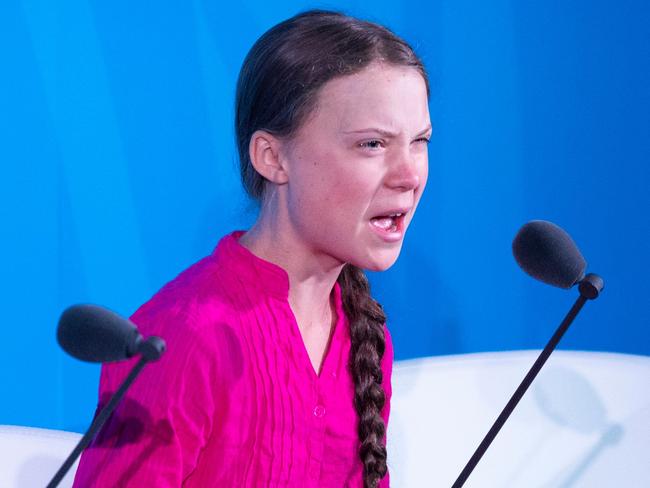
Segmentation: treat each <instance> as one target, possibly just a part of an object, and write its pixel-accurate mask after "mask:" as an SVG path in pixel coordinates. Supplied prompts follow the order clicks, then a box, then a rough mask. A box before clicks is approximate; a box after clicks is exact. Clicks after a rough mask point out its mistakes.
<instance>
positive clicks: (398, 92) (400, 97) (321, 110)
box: [310, 63, 429, 132]
mask: <svg viewBox="0 0 650 488" xmlns="http://www.w3.org/2000/svg"><path fill="white" fill-rule="evenodd" d="M310 119H312V120H311V123H312V125H313V126H316V127H320V128H323V129H330V130H339V131H345V130H354V129H360V128H363V127H361V126H365V125H367V126H375V125H379V126H382V127H385V128H387V129H392V130H396V131H398V132H399V131H419V130H422V128H423V127H425V126H426V125H427V124H428V123H429V108H428V100H427V92H426V84H425V82H424V79H423V77H422V75H421V74H420V72H419V71H418V70H417V69H415V68H413V67H404V66H393V65H386V64H379V63H375V64H372V65H370V66H368V67H367V68H365V69H363V70H362V71H360V72H359V73H355V74H353V75H347V76H340V77H337V78H334V79H333V80H330V81H329V82H327V83H326V84H325V85H324V86H323V87H322V88H321V90H320V91H319V93H318V98H317V104H316V109H315V111H314V113H313V114H312V117H311V118H310Z"/></svg>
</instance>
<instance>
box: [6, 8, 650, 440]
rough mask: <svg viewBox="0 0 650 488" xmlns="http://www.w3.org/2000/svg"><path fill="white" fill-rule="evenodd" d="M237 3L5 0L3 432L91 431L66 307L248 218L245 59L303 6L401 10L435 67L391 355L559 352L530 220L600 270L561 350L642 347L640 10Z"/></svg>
mask: <svg viewBox="0 0 650 488" xmlns="http://www.w3.org/2000/svg"><path fill="white" fill-rule="evenodd" d="M237 3H238V2H227V3H226V4H223V3H218V2H216V1H213V0H211V1H208V0H194V1H176V2H173V1H163V2H153V3H152V2H131V1H124V0H116V1H112V2H91V1H84V0H66V1H65V2H39V1H27V0H25V1H22V2H21V1H16V0H9V1H4V2H0V46H2V47H1V48H0V50H1V51H0V52H2V58H1V59H2V60H3V62H2V70H3V76H2V77H0V140H1V142H2V144H1V146H0V158H1V161H2V174H3V178H1V179H0V185H1V186H0V198H1V199H2V200H1V204H2V205H1V206H0V209H1V210H0V211H1V212H2V225H1V226H0V229H2V232H3V236H2V239H0V251H1V252H2V255H3V259H2V262H3V272H2V276H3V278H4V279H3V280H2V283H1V284H0V296H1V300H2V311H3V317H4V318H3V325H2V328H1V329H0V330H1V332H0V334H1V337H0V339H1V341H2V344H3V345H4V351H3V354H2V355H0V374H1V380H0V386H1V388H2V395H3V400H4V401H2V403H0V423H13V424H26V425H36V426H43V427H51V428H63V429H69V430H77V431H81V430H83V429H85V427H86V426H87V425H88V423H89V421H90V418H91V416H92V414H93V412H94V408H95V402H96V389H97V380H98V374H99V367H98V366H96V365H88V364H83V363H81V362H79V361H76V360H74V359H71V358H68V357H66V356H65V355H64V353H63V352H61V351H60V350H59V348H58V346H57V344H56V341H55V328H56V323H57V319H58V316H59V314H60V313H61V311H62V310H63V309H64V308H65V307H66V306H68V305H70V304H72V303H78V302H92V303H99V304H102V305H105V306H108V307H109V308H112V309H114V310H116V311H118V312H120V313H122V314H124V315H129V314H130V313H132V312H133V311H134V310H135V309H136V308H137V307H138V306H139V305H140V304H141V303H143V302H144V301H146V300H147V299H148V298H149V297H150V296H151V295H152V294H153V293H154V292H155V291H156V290H157V289H158V288H159V287H160V286H161V285H163V284H164V283H165V282H167V281H169V280H170V279H171V278H173V277H174V276H175V275H176V274H177V273H178V272H180V271H181V270H182V269H184V268H185V267H187V266H188V265H189V264H191V263H193V262H194V261H196V260H197V259H199V258H200V257H202V256H204V255H206V254H207V253H209V252H211V250H212V249H213V247H214V246H215V244H216V243H217V241H218V240H219V238H220V237H221V236H222V235H224V234H225V233H227V232H230V231H231V230H233V229H236V228H246V227H248V226H249V225H250V224H251V223H252V221H253V220H254V218H255V210H254V206H252V205H251V204H250V203H249V202H248V201H247V200H246V198H245V197H244V195H243V192H242V190H241V186H240V183H239V180H238V173H237V168H236V159H235V147H234V142H233V130H232V125H233V122H232V121H233V100H234V88H235V81H236V77H237V73H238V70H239V67H240V65H241V63H242V61H243V58H244V56H245V54H246V52H247V51H248V49H249V48H250V46H251V45H252V44H253V42H254V41H255V39H257V37H258V36H259V35H261V34H262V32H264V31H265V30H266V29H268V28H269V27H270V26H272V25H273V24H275V23H277V22H279V21H280V20H282V19H285V18H287V17H289V16H291V15H293V14H295V13H297V12H298V11H299V10H302V9H305V8H311V7H325V8H335V9H344V10H345V11H346V12H348V13H351V14H353V15H358V16H361V17H364V18H368V19H370V20H375V21H378V22H381V23H384V24H386V25H388V26H389V27H391V28H392V29H393V30H394V31H396V32H397V33H398V34H400V35H402V36H403V37H405V38H406V39H407V40H408V41H410V42H411V43H412V44H413V45H414V47H415V48H416V50H417V51H418V52H419V53H420V55H421V56H422V58H423V59H424V61H425V64H426V65H427V67H428V69H429V72H430V76H431V80H432V97H431V115H432V120H433V122H434V126H435V132H434V136H433V141H432V143H431V146H430V177H429V183H428V187H427V190H426V192H425V194H424V197H423V199H422V202H421V204H420V207H419V210H418V213H417V215H416V218H415V220H414V223H413V226H412V228H411V230H410V233H409V235H408V236H407V238H406V242H405V245H404V248H403V252H402V255H401V256H400V258H399V260H398V262H397V264H396V265H395V266H394V267H392V268H391V269H390V270H388V271H386V272H384V273H371V274H370V279H371V282H372V286H373V291H374V294H375V295H376V297H377V298H378V299H379V300H380V301H381V302H382V303H383V304H384V306H385V309H386V311H387V314H388V318H389V326H390V328H391V330H392V333H393V337H394V342H395V351H396V357H397V359H404V358H410V357H416V356H426V355H437V354H452V353H464V352H475V351H493V350H505V349H530V348H541V347H543V345H544V344H545V343H546V341H547V340H548V338H549V337H550V335H551V334H552V332H553V330H554V329H555V327H556V326H557V324H558V322H559V321H560V319H561V318H562V317H563V316H564V314H565V312H566V311H567V310H568V308H569V307H570V305H571V304H572V303H573V301H574V300H575V298H576V292H575V291H570V292H567V291H563V290H559V289H552V288H550V287H547V286H545V285H542V284H540V283H537V282H535V281H533V280H532V279H530V278H528V277H526V276H525V275H524V274H523V273H522V272H521V271H520V270H519V269H518V267H517V265H516V264H515V262H514V260H513V258H512V256H511V251H510V244H511V240H512V238H513V236H514V234H515V233H516V231H517V230H518V228H519V227H520V225H522V224H523V223H524V222H525V221H528V220H531V219H547V220H552V221H555V222H556V223H558V224H559V225H561V226H563V227H564V228H565V229H567V230H568V231H569V232H570V233H571V234H572V235H573V237H574V239H575V240H576V242H577V243H578V245H579V246H580V247H581V249H582V251H583V253H584V255H585V257H586V258H587V260H588V262H589V264H590V267H589V270H590V271H593V272H597V273H599V274H601V275H602V276H603V277H604V278H605V281H606V290H605V292H604V294H603V295H602V297H601V298H599V299H598V300H597V301H596V302H595V303H589V304H588V305H587V306H586V308H585V309H584V311H583V313H582V314H581V315H580V316H579V318H578V320H577V321H576V322H575V323H574V325H573V326H572V328H571V329H570V330H569V332H568V333H567V335H566V336H565V338H564V340H563V341H562V343H561V345H560V346H561V348H564V349H583V350H584V349H587V350H601V351H619V352H626V353H635V354H644V355H647V354H650V332H649V330H648V326H649V325H650V324H649V320H648V298H647V297H648V293H649V292H650V287H649V286H648V285H647V274H648V270H649V267H648V255H647V248H648V244H647V243H648V238H649V237H650V229H649V227H650V226H649V219H648V217H647V213H648V210H649V209H650V205H649V203H650V197H649V196H648V193H649V192H648V190H649V189H650V184H649V183H650V178H649V170H648V163H650V157H649V156H650V99H649V89H648V87H650V34H649V32H650V31H649V30H648V26H649V25H650V4H649V3H648V2H645V1H643V0H638V1H631V0H627V1H626V0H623V1H620V2H615V3H612V2H605V1H596V0H590V1H575V2H558V1H547V2H533V3H528V2H511V1H504V0H492V1H489V2H484V1H479V0H473V1H472V0H456V1H454V2H441V1H430V0H429V1H420V0H413V1H410V2H403V3H396V2H394V1H388V0H377V1H375V2H372V6H370V4H366V3H365V2H329V3H319V4H314V3H311V2H293V3H292V2H273V3H271V2H263V1H259V0H250V1H247V2H240V5H237ZM171 347H173V345H171Z"/></svg>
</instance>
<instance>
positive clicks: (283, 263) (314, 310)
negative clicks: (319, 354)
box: [239, 210, 345, 329]
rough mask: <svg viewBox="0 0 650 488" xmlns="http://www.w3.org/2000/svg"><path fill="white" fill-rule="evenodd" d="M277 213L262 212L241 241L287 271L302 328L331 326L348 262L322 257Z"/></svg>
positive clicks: (291, 299)
mask: <svg viewBox="0 0 650 488" xmlns="http://www.w3.org/2000/svg"><path fill="white" fill-rule="evenodd" d="M275 215H277V213H275V212H265V211H264V210H263V211H262V213H261V215H260V218H259V219H258V221H257V222H256V223H255V225H254V226H253V227H252V228H251V229H250V230H249V231H248V232H246V233H245V234H244V235H242V236H241V238H240V239H239V242H240V244H241V245H243V246H244V247H246V248H247V249H248V250H249V251H251V252H252V253H253V254H255V255H256V256H258V257H259V258H261V259H264V260H266V261H269V262H271V263H273V264H275V265H277V266H280V267H281V268H283V269H284V270H285V271H286V272H287V274H288V276H289V304H290V305H291V309H292V310H293V312H294V315H295V316H296V319H297V321H298V324H299V326H300V327H301V329H306V328H311V327H312V326H319V327H320V326H323V325H324V324H326V325H327V326H329V325H330V324H331V321H332V318H333V316H334V310H333V305H332V304H333V302H332V301H330V294H331V292H332V289H333V287H334V284H335V282H336V280H337V278H338V276H339V274H340V273H341V270H342V269H343V266H344V265H345V263H341V262H340V261H337V260H335V259H333V258H332V257H331V256H329V255H324V254H322V253H321V254H318V253H316V252H314V251H313V250H312V249H311V248H310V246H309V245H308V244H307V243H306V242H304V240H302V239H300V237H299V236H298V235H297V234H296V233H295V232H294V231H293V229H292V228H291V227H289V226H283V225H281V222H280V219H278V218H277V217H274V216H275Z"/></svg>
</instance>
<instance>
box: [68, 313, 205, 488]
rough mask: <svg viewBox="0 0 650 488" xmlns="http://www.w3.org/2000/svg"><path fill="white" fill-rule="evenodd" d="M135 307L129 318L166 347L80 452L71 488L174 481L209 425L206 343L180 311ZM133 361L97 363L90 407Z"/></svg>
mask: <svg viewBox="0 0 650 488" xmlns="http://www.w3.org/2000/svg"><path fill="white" fill-rule="evenodd" d="M138 312H140V311H138ZM138 312H136V314H135V315H134V316H133V317H132V318H131V319H132V320H133V321H134V322H135V323H136V324H138V327H139V328H140V330H141V331H143V335H145V336H149V335H159V336H161V337H163V339H165V341H166V343H167V351H166V352H165V354H163V356H162V357H161V358H160V360H158V361H156V362H152V363H150V364H148V365H146V366H145V367H144V369H143V370H142V371H141V373H140V375H139V376H138V377H137V378H136V379H135V381H134V382H133V384H132V385H131V387H130V389H129V390H128V391H127V393H126V395H125V396H124V398H123V399H122V401H121V402H120V404H119V405H118V407H117V409H116V410H115V411H114V412H113V414H112V415H111V417H110V418H109V420H108V421H107V422H106V424H105V425H104V427H103V429H102V430H101V431H100V433H99V435H98V436H97V437H96V438H95V439H94V440H93V442H92V444H91V445H90V446H89V447H88V448H87V449H86V450H85V451H84V453H83V455H82V457H81V460H80V463H79V467H78V469H77V472H76V477H75V481H74V485H73V486H74V487H75V488H80V487H84V488H85V487H117V486H120V487H122V486H156V487H159V488H165V487H179V486H181V485H182V483H183V480H184V479H186V478H187V477H188V476H189V475H190V474H191V473H192V471H193V470H194V468H195V467H196V462H197V458H198V457H199V454H200V451H201V449H202V448H203V447H204V445H205V444H206V442H207V439H208V438H209V436H210V433H211V431H212V427H213V426H212V422H213V419H215V415H214V410H215V404H216V400H215V398H214V372H215V370H216V368H215V364H214V362H215V355H214V353H213V351H211V347H210V345H209V342H207V343H206V341H204V340H202V339H201V337H199V335H198V332H197V331H196V328H194V330H193V329H192V327H190V325H193V324H188V322H190V321H189V320H188V316H187V315H185V314H183V313H180V312H178V311H175V312H173V313H163V314H161V313H156V314H151V313H143V314H140V315H139V314H138ZM144 330H146V333H145V332H144ZM135 363H136V360H130V361H124V362H119V363H112V364H107V365H104V366H103V368H102V373H101V378H100V390H99V391H100V399H99V405H98V408H97V412H99V410H100V409H101V408H102V407H103V406H104V405H105V404H106V403H107V402H108V400H109V398H110V396H111V395H112V394H113V392H115V391H116V390H117V389H118V388H119V386H120V384H121V383H122V381H123V380H124V378H125V377H126V376H127V374H128V373H129V371H130V370H131V369H132V368H133V366H134V365H135Z"/></svg>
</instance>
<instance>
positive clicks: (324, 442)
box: [74, 231, 393, 488]
mask: <svg viewBox="0 0 650 488" xmlns="http://www.w3.org/2000/svg"><path fill="white" fill-rule="evenodd" d="M242 234H243V231H237V232H233V233H232V234H230V235H227V236H225V237H224V238H223V239H222V240H221V241H220V242H219V244H218V246H217V247H216V249H215V251H214V252H213V253H212V254H211V255H210V256H208V257H206V258H204V259H202V260H201V261H199V262H197V263H195V264H194V265H193V266H191V267H190V268H188V269H187V270H185V271H184V272H182V273H181V274H180V275H179V276H178V277H176V278H175V279H174V280H173V281H171V282H170V283H168V284H167V285H165V286H164V287H163V288H162V289H161V290H160V291H159V292H158V293H157V294H156V295H154V297H153V298H152V299H151V300H149V301H148V302H147V303H145V304H144V305H143V306H142V307H140V308H139V309H138V310H137V311H136V312H135V314H134V315H133V316H132V317H131V320H132V321H133V322H134V323H136V324H137V325H138V328H139V329H140V331H141V332H142V334H143V335H144V336H145V337H147V336H149V335H158V336H161V337H162V338H164V339H165V341H166V342H167V352H166V353H165V354H164V355H163V357H162V358H161V359H160V360H159V361H157V362H154V363H151V364H149V365H147V366H146V367H145V368H144V370H143V371H142V373H141V374H140V376H139V377H138V378H137V379H136V380H135V382H134V383H133V384H132V385H131V388H130V390H129V391H128V392H127V394H126V396H125V398H124V399H123V401H122V403H121V404H120V405H119V406H118V408H117V409H116V411H115V412H114V413H113V415H112V417H111V418H110V419H109V421H108V422H107V423H106V425H105V426H104V429H103V430H102V431H101V432H100V435H99V436H98V437H97V438H95V440H94V441H93V443H92V444H91V446H90V447H89V448H88V449H86V450H85V452H84V453H83V455H82V457H81V461H80V464H79V468H78V470H77V473H76V478H75V482H74V486H75V487H88V486H101V487H111V488H114V487H122V486H134V487H149V486H152V487H158V488H162V487H169V486H175V487H178V486H181V485H182V486H184V487H202V488H203V487H213V486H214V487H217V486H218V487H261V486H273V487H275V486H297V487H301V488H305V487H336V488H340V487H348V486H349V487H361V486H362V464H361V461H360V459H359V456H358V454H357V453H358V448H359V440H358V434H357V425H358V417H357V413H356V411H355V409H354V403H353V398H354V385H353V380H352V376H351V374H350V371H349V369H348V361H349V356H350V331H349V324H348V321H347V318H346V316H345V313H344V311H343V306H342V301H341V289H340V286H339V284H338V283H336V284H335V285H334V288H333V290H332V293H333V294H334V299H335V304H336V313H337V320H336V324H335V326H334V330H333V331H332V336H331V339H330V343H329V345H328V349H327V351H326V353H325V356H324V358H323V364H322V367H321V372H320V374H316V372H315V371H314V368H313V366H312V364H311V362H310V359H309V356H308V354H307V350H306V349H305V345H304V342H303V340H302V337H301V335H300V331H299V329H298V325H297V323H296V320H295V317H294V315H293V312H292V311H291V308H290V306H289V302H288V296H289V278H288V275H287V273H286V272H285V271H284V270H283V269H282V268H280V267H279V266H277V265H275V264H273V263H270V262H268V261H265V260H262V259H260V258H258V257H257V256H255V255H254V254H252V253H251V252H250V251H249V250H248V249H246V248H245V247H243V246H242V245H241V244H239V242H238V239H239V237H240V236H241V235H242ZM392 363H393V347H392V343H391V339H390V335H389V334H388V330H387V329H386V352H385V354H384V358H383V360H382V371H383V374H384V383H383V384H384V389H385V392H386V400H387V401H386V405H385V407H384V409H383V410H382V416H383V418H384V420H385V421H386V423H388V414H389V410H390V397H391V383H390V378H391V370H392ZM134 364H135V360H129V361H123V362H119V363H112V364H108V365H105V366H103V368H102V373H101V379H100V388H99V395H100V400H99V405H100V407H101V406H103V405H104V404H105V403H106V402H107V401H108V398H109V396H110V394H111V393H112V392H114V391H115V390H116V389H117V388H118V387H119V385H120V383H121V382H122V380H123V378H124V377H125V376H126V375H127V373H128V371H129V370H130V369H131V368H132V366H133V365H134ZM100 407H98V408H100ZM388 478H389V477H388V475H386V476H385V477H384V479H383V480H382V483H381V484H380V486H382V487H388V486H389V479H388Z"/></svg>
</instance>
